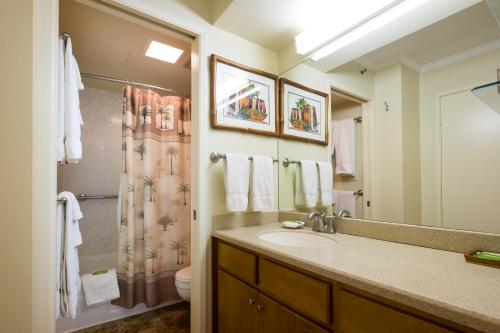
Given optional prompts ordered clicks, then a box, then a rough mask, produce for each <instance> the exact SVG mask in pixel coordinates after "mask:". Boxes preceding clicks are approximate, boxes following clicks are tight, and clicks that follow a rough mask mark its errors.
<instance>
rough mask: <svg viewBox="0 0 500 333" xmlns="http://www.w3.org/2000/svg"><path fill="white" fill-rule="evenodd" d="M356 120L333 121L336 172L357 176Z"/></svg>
mask: <svg viewBox="0 0 500 333" xmlns="http://www.w3.org/2000/svg"><path fill="white" fill-rule="evenodd" d="M355 140H356V136H355V125H354V120H353V119H351V118H349V119H344V120H338V121H337V120H334V121H333V149H334V152H333V153H334V155H335V174H338V175H342V174H343V175H350V176H356V151H355V148H356V144H355Z"/></svg>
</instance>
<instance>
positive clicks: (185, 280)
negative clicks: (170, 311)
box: [175, 266, 191, 302]
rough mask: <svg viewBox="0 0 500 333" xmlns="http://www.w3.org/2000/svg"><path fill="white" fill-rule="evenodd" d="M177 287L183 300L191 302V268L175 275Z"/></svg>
mask: <svg viewBox="0 0 500 333" xmlns="http://www.w3.org/2000/svg"><path fill="white" fill-rule="evenodd" d="M175 287H176V289H177V293H178V294H179V296H180V297H181V298H182V299H183V300H185V301H188V302H189V301H190V300H191V266H188V267H184V268H183V269H181V270H179V271H178V272H177V273H175Z"/></svg>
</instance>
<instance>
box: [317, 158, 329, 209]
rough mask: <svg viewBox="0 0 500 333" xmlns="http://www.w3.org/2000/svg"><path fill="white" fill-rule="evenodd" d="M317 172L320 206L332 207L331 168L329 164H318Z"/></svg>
mask: <svg viewBox="0 0 500 333" xmlns="http://www.w3.org/2000/svg"><path fill="white" fill-rule="evenodd" d="M318 171H319V191H320V197H321V200H320V202H321V206H324V207H330V206H331V205H332V191H333V168H332V164H331V163H330V162H318Z"/></svg>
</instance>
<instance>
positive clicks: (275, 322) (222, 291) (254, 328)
mask: <svg viewBox="0 0 500 333" xmlns="http://www.w3.org/2000/svg"><path fill="white" fill-rule="evenodd" d="M218 281H219V288H218V300H219V305H218V318H217V321H218V332H219V333H277V332H289V333H326V332H327V331H326V330H324V329H322V328H320V327H319V326H317V325H314V324H313V323H311V322H309V321H307V320H305V319H303V318H302V317H300V316H298V315H297V314H295V313H293V312H292V311H290V310H288V309H287V308H285V307H284V306H283V305H281V304H279V303H278V302H276V301H274V300H272V299H271V298H269V297H267V296H265V295H264V294H262V293H259V292H258V291H257V289H254V288H252V287H250V286H248V285H247V284H245V283H244V282H241V281H240V280H238V279H237V278H235V277H232V276H231V275H229V274H228V273H226V272H224V271H222V270H219V271H218Z"/></svg>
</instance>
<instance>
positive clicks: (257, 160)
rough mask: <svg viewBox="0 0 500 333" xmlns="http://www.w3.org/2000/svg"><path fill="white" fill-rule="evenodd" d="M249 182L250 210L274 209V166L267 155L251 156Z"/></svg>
mask: <svg viewBox="0 0 500 333" xmlns="http://www.w3.org/2000/svg"><path fill="white" fill-rule="evenodd" d="M251 169H252V175H251V182H250V193H251V196H250V199H251V207H252V211H254V212H258V211H261V210H273V209H274V167H273V159H272V158H271V157H268V156H256V155H254V156H253V160H252V168H251Z"/></svg>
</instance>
